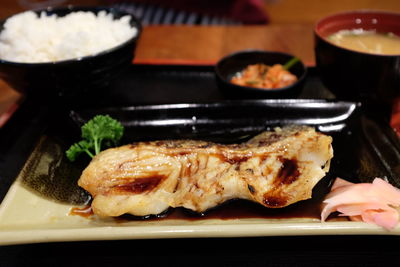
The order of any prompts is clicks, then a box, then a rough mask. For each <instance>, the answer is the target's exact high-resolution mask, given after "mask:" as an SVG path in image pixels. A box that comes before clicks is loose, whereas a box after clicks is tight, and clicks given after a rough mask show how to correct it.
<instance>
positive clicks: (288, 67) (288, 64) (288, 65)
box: [283, 57, 300, 70]
mask: <svg viewBox="0 0 400 267" xmlns="http://www.w3.org/2000/svg"><path fill="white" fill-rule="evenodd" d="M299 61H300V59H298V58H297V57H294V58H292V59H291V60H289V61H288V62H286V64H285V65H283V68H284V69H285V70H288V69H290V68H291V67H293V65H294V64H296V63H297V62H299Z"/></svg>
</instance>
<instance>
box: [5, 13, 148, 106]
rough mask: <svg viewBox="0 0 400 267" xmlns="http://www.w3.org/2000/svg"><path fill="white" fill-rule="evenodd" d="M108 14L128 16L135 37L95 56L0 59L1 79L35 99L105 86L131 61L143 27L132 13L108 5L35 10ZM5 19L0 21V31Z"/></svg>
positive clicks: (74, 94) (66, 96) (72, 95)
mask: <svg viewBox="0 0 400 267" xmlns="http://www.w3.org/2000/svg"><path fill="white" fill-rule="evenodd" d="M77 11H85V12H93V13H94V14H98V13H99V12H100V11H106V12H107V14H108V13H111V14H112V15H113V18H114V19H119V18H121V17H123V16H125V15H130V16H131V21H130V25H131V26H132V27H136V28H137V34H136V36H134V37H132V38H131V39H129V40H127V41H126V42H124V43H122V44H120V45H118V46H116V47H113V48H110V49H108V50H105V51H102V52H100V53H97V54H95V55H90V56H85V57H81V58H76V59H71V60H63V61H57V62H49V63H19V62H11V61H6V60H1V59H0V78H2V79H4V80H5V81H6V82H7V83H8V84H9V85H10V86H11V87H12V88H13V89H14V90H16V91H18V92H20V93H22V94H23V95H25V96H27V97H29V98H34V99H38V100H44V101H48V100H60V99H63V100H67V101H70V102H73V101H74V99H77V98H79V97H80V96H81V95H83V94H84V93H86V92H89V91H90V90H91V89H96V90H97V89H98V88H105V87H106V86H107V85H108V84H109V82H110V81H111V80H112V79H113V78H115V77H117V75H118V74H119V73H121V72H122V71H123V70H124V69H125V68H126V67H128V66H129V65H130V64H131V63H132V60H133V57H134V52H135V48H136V44H137V41H138V39H139V36H140V33H141V31H142V26H141V23H140V21H139V20H138V19H137V18H135V17H134V16H132V15H131V14H128V13H124V12H121V11H119V10H117V9H114V8H108V7H73V6H69V7H61V8H47V9H42V10H35V11H34V12H36V13H38V14H39V13H42V12H45V13H46V14H47V15H53V14H56V15H57V16H59V17H62V16H65V15H67V14H69V13H71V12H77ZM5 21H6V20H4V21H2V22H1V23H0V31H1V30H3V25H4V23H5Z"/></svg>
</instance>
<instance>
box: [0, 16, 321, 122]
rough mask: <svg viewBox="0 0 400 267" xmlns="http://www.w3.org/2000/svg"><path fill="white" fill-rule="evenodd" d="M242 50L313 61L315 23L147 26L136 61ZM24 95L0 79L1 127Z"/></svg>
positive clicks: (207, 58) (178, 60) (211, 57)
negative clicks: (279, 53) (286, 54)
mask: <svg viewBox="0 0 400 267" xmlns="http://www.w3.org/2000/svg"><path fill="white" fill-rule="evenodd" d="M243 49H264V50H272V51H281V52H288V53H291V54H294V55H296V56H298V57H300V58H301V59H302V60H303V61H304V62H306V63H307V64H309V65H312V64H314V51H313V25H312V24H281V25H266V26H148V27H145V28H144V30H143V33H142V35H141V37H140V40H139V42H138V46H137V49H136V57H135V60H134V62H135V63H167V62H169V63H175V64H187V63H191V64H192V63H193V62H197V63H199V64H214V63H215V62H216V61H217V60H218V59H220V58H221V57H223V56H225V55H227V54H229V53H232V52H235V51H238V50H243ZM20 98H21V95H20V94H19V93H17V92H15V91H14V90H12V89H11V88H10V87H9V86H8V85H7V84H6V83H4V82H3V81H1V80H0V127H1V125H2V124H3V123H4V122H5V121H7V119H8V118H9V116H10V114H12V113H13V111H14V110H15V109H16V108H17V105H16V104H15V103H16V102H17V101H18V100H19V99H20Z"/></svg>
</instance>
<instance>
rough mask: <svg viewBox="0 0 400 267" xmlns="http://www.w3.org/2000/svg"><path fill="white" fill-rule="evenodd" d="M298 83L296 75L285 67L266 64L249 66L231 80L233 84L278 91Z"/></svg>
mask: <svg viewBox="0 0 400 267" xmlns="http://www.w3.org/2000/svg"><path fill="white" fill-rule="evenodd" d="M296 81H297V77H296V75H293V74H292V73H290V72H289V71H288V70H287V69H286V68H285V67H284V66H283V65H281V64H275V65H273V66H268V65H265V64H261V63H260V64H254V65H248V66H247V67H246V68H245V69H244V70H243V71H241V72H239V73H237V74H236V75H235V76H234V77H232V79H231V83H233V84H236V85H240V86H248V87H256V88H265V89H276V88H282V87H286V86H289V85H291V84H293V83H295V82H296Z"/></svg>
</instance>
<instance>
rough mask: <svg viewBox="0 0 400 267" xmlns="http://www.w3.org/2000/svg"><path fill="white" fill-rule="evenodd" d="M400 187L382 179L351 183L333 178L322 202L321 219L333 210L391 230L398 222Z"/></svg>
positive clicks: (353, 218)
mask: <svg viewBox="0 0 400 267" xmlns="http://www.w3.org/2000/svg"><path fill="white" fill-rule="evenodd" d="M398 207H400V190H399V189H398V188H396V187H394V186H392V185H391V184H389V183H388V182H386V181H385V180H383V179H381V178H375V179H374V181H373V182H372V183H359V184H353V183H351V182H348V181H345V180H343V179H340V178H336V180H335V182H334V183H333V185H332V189H331V192H330V193H329V194H328V195H327V196H326V197H325V199H324V201H323V209H322V212H321V220H322V221H325V220H326V218H328V216H329V214H331V213H332V212H336V211H337V212H339V213H340V216H348V217H349V218H350V219H351V220H353V221H364V222H367V223H374V224H377V225H379V226H382V227H384V228H385V229H388V230H391V229H393V228H395V227H396V225H397V224H398V222H399V211H398V209H396V208H398Z"/></svg>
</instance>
